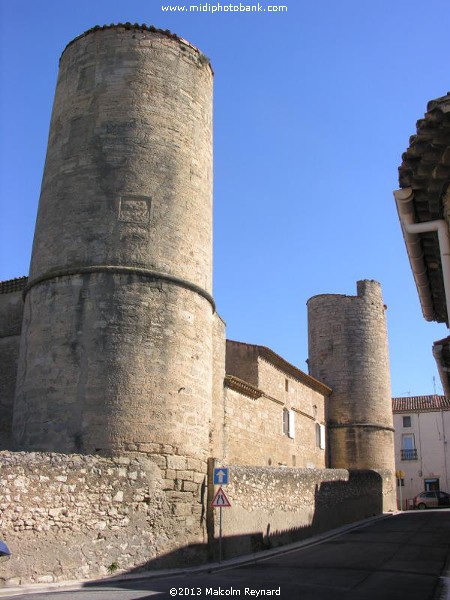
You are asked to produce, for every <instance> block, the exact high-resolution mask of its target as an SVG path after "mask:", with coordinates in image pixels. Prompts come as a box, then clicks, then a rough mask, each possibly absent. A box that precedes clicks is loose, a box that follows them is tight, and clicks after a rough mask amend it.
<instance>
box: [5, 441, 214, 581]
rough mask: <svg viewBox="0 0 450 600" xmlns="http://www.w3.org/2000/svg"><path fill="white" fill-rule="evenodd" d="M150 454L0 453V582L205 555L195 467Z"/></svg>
mask: <svg viewBox="0 0 450 600" xmlns="http://www.w3.org/2000/svg"><path fill="white" fill-rule="evenodd" d="M154 458H155V459H158V461H159V463H160V466H158V465H157V464H156V462H154V461H153V460H152V459H151V458H149V457H144V456H135V457H130V456H127V457H117V458H113V459H109V458H101V457H97V456H81V455H74V454H72V455H63V454H55V453H35V452H30V453H22V452H17V453H11V452H6V451H5V452H1V453H0V485H1V489H2V494H1V497H0V531H1V532H2V534H1V535H2V539H3V540H4V541H5V542H6V544H7V545H8V547H9V549H10V550H11V553H12V555H11V558H9V559H7V560H5V559H2V562H1V564H0V585H19V584H24V583H48V582H52V581H67V580H73V579H83V578H96V577H101V576H107V575H108V574H109V573H119V572H121V571H130V570H134V569H136V568H139V567H147V568H152V566H153V563H154V566H155V567H157V566H158V567H161V566H165V567H170V566H175V565H177V564H180V563H183V562H187V561H189V562H195V561H197V562H201V561H203V560H205V558H206V530H205V528H204V527H203V523H204V511H205V508H204V504H203V502H202V500H203V493H204V490H205V473H202V472H201V469H202V468H203V467H204V466H205V465H204V464H203V465H202V464H200V461H194V459H187V458H184V457H175V456H172V455H170V454H169V455H168V456H166V457H165V456H159V457H154ZM190 461H191V462H190ZM192 461H194V462H192Z"/></svg>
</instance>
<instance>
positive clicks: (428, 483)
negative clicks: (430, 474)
mask: <svg viewBox="0 0 450 600" xmlns="http://www.w3.org/2000/svg"><path fill="white" fill-rule="evenodd" d="M424 483H425V490H426V491H427V492H431V491H434V490H436V491H437V490H439V479H437V478H435V479H425V481H424Z"/></svg>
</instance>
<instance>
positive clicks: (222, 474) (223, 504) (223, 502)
mask: <svg viewBox="0 0 450 600" xmlns="http://www.w3.org/2000/svg"><path fill="white" fill-rule="evenodd" d="M227 483H228V468H224V467H222V468H218V469H214V484H218V485H219V489H218V490H217V492H216V493H215V494H214V498H213V501H212V502H211V506H212V507H213V508H218V509H219V563H221V562H222V508H230V506H231V503H230V501H229V500H228V498H227V495H226V494H225V492H224V491H223V489H222V485H227Z"/></svg>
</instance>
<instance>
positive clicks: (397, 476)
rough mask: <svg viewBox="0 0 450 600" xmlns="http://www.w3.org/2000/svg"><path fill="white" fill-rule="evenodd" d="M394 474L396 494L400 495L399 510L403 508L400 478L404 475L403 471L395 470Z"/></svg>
mask: <svg viewBox="0 0 450 600" xmlns="http://www.w3.org/2000/svg"><path fill="white" fill-rule="evenodd" d="M395 476H396V478H397V485H398V494H399V496H400V510H403V494H402V479H403V478H404V477H405V473H404V472H403V471H396V472H395Z"/></svg>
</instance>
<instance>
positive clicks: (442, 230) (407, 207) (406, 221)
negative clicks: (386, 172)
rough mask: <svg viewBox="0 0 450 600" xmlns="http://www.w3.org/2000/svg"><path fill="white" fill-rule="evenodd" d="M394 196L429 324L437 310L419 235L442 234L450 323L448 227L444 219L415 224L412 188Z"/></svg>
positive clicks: (440, 235) (441, 248)
mask: <svg viewBox="0 0 450 600" xmlns="http://www.w3.org/2000/svg"><path fill="white" fill-rule="evenodd" d="M394 197H395V202H396V204H397V211H398V216H399V218H400V222H401V224H402V229H403V237H404V238H405V243H406V248H407V251H408V256H409V262H410V263H411V269H412V272H413V275H414V280H415V282H416V286H417V290H418V292H419V298H420V304H421V305H422V312H423V316H424V317H425V319H426V320H427V321H433V320H434V319H433V316H434V310H433V301H432V298H431V292H430V287H429V282H428V277H427V271H426V267H425V262H424V259H423V254H422V251H421V249H420V237H419V235H418V234H419V233H428V232H430V231H436V232H437V234H438V240H439V251H440V254H441V263H442V275H443V278H444V290H445V302H446V307H447V323H448V320H449V318H450V239H449V231H448V225H447V223H446V221H444V219H440V220H438V221H428V222H426V223H415V222H414V212H413V210H414V209H413V203H412V200H413V198H414V192H413V191H412V189H411V188H405V189H401V190H396V191H395V192H394Z"/></svg>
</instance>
